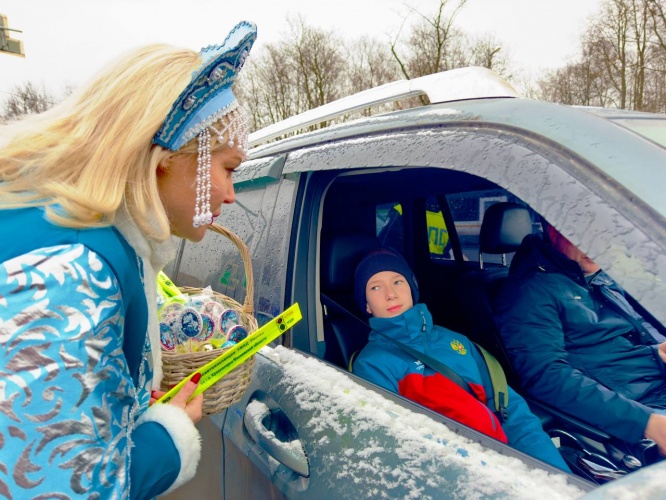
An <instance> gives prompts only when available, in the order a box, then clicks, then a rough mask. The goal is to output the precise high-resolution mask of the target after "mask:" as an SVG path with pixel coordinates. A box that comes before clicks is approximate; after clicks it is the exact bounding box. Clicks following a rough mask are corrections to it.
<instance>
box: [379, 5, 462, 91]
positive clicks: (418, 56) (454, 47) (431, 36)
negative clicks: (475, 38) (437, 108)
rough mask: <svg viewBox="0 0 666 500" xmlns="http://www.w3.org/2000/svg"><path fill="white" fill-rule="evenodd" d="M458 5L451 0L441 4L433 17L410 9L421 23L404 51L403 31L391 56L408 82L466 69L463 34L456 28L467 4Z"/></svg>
mask: <svg viewBox="0 0 666 500" xmlns="http://www.w3.org/2000/svg"><path fill="white" fill-rule="evenodd" d="M456 1H457V3H455V4H454V3H452V2H450V0H439V5H438V7H437V10H436V12H435V13H434V15H432V16H429V15H427V14H424V13H422V12H419V11H418V10H416V9H414V8H413V7H409V10H410V14H411V15H415V16H417V18H418V20H417V22H416V23H415V24H414V26H413V27H412V28H411V31H410V33H409V35H408V36H407V42H406V43H404V44H402V47H401V46H400V44H399V41H400V35H401V31H402V28H401V30H400V31H398V33H397V35H396V36H395V37H394V39H393V41H392V43H391V52H392V53H393V56H394V57H395V59H396V61H397V62H398V64H399V66H400V70H401V72H402V74H403V75H404V77H405V78H407V79H411V78H416V77H419V76H423V75H430V74H433V73H438V72H440V71H445V70H448V69H451V68H455V67H459V66H461V65H462V64H460V63H461V60H462V59H463V56H462V53H463V50H462V43H460V42H461V41H462V33H461V32H460V31H459V30H457V29H455V28H454V25H453V23H454V21H455V18H456V16H457V15H458V13H459V12H460V9H462V8H463V7H464V5H465V3H466V2H467V0H456ZM407 19H408V17H406V18H405V20H404V22H403V28H404V27H405V23H406V22H407ZM401 53H402V54H401Z"/></svg>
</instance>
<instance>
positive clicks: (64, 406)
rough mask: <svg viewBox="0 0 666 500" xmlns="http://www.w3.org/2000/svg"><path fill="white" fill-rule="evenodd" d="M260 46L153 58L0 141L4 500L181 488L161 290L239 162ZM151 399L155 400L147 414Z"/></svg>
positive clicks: (159, 49) (190, 466)
mask: <svg viewBox="0 0 666 500" xmlns="http://www.w3.org/2000/svg"><path fill="white" fill-rule="evenodd" d="M255 38H256V28H255V26H254V25H253V24H251V23H248V22H241V23H239V24H238V25H237V26H236V27H235V28H234V29H233V30H232V31H231V33H229V35H228V36H227V38H226V39H225V40H224V42H223V43H222V44H221V45H214V46H209V47H207V48H205V49H203V50H202V51H201V52H200V53H196V52H195V51H191V50H187V49H179V48H175V47H171V46H168V45H151V46H148V47H145V48H142V49H138V50H136V51H134V52H132V53H130V54H127V55H126V56H124V57H122V58H121V59H119V60H118V62H117V63H115V64H114V65H112V66H111V67H109V68H108V69H107V70H106V71H105V72H103V73H102V74H101V75H100V76H99V77H97V78H95V79H94V80H93V81H91V82H90V83H89V85H87V86H86V87H85V88H83V89H81V90H79V91H78V92H77V93H75V94H73V95H72V96H70V98H69V99H67V100H66V101H65V102H64V103H63V104H61V105H59V106H58V107H56V108H54V109H52V110H50V111H49V112H47V113H44V114H42V115H37V116H34V117H32V118H29V119H26V120H22V121H19V122H17V123H15V124H12V125H10V126H8V127H7V128H6V129H5V130H3V131H2V132H0V137H4V138H6V139H7V140H6V143H5V144H4V145H3V147H2V149H0V231H1V232H2V235H3V237H2V240H3V244H2V245H0V496H2V497H7V498H35V497H40V498H60V499H64V498H132V499H140V498H152V497H155V496H157V495H161V494H164V493H166V492H169V491H171V490H173V489H175V488H177V487H178V486H180V485H182V484H183V483H185V482H186V481H188V480H189V479H191V478H192V477H193V475H194V473H195V471H196V467H197V464H198V461H199V455H200V448H201V445H200V437H199V434H198V431H197V430H196V427H195V426H194V424H195V423H196V422H197V421H198V420H199V419H200V418H201V414H202V397H201V396H198V397H195V398H192V400H191V401H189V402H188V399H189V398H190V396H191V395H192V393H193V392H194V390H195V388H196V383H195V382H193V381H190V382H188V383H187V384H186V385H185V386H184V388H183V389H182V390H181V392H180V393H179V394H178V396H176V397H175V398H174V399H173V400H171V401H170V403H169V404H152V405H150V404H151V403H153V402H154V400H155V398H158V397H159V396H160V395H161V394H162V393H161V392H159V391H158V388H159V386H160V381H161V351H160V343H159V329H158V321H157V311H156V274H157V273H158V272H159V271H160V270H161V269H162V267H163V266H164V265H165V264H166V263H167V262H168V261H169V260H171V259H172V257H173V256H174V248H173V243H172V238H171V237H172V236H177V237H181V238H186V239H188V240H191V241H199V240H201V239H202V238H203V236H204V234H205V231H206V228H207V226H208V225H209V224H211V223H212V221H213V220H214V218H215V217H216V216H218V215H219V213H220V210H221V207H222V205H223V204H225V203H232V202H233V201H234V200H235V197H234V190H233V185H232V181H231V176H232V172H233V171H234V170H235V169H236V168H237V167H238V165H239V164H240V163H241V161H242V160H243V159H244V157H245V146H246V141H247V131H248V126H247V123H248V122H247V118H246V115H245V114H244V112H243V111H242V109H241V108H240V107H239V105H238V103H237V101H236V99H235V97H234V95H233V93H232V91H231V85H232V84H233V83H234V81H235V78H236V75H237V73H238V71H239V70H240V69H241V67H242V65H243V62H244V61H245V58H246V57H247V54H248V52H249V50H250V49H251V47H252V44H253V43H254V40H255ZM151 391H152V398H151Z"/></svg>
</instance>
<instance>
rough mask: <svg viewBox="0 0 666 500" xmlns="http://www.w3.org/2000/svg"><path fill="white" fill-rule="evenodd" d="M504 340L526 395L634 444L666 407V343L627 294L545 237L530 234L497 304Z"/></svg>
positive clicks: (610, 280)
mask: <svg viewBox="0 0 666 500" xmlns="http://www.w3.org/2000/svg"><path fill="white" fill-rule="evenodd" d="M496 313H497V319H498V323H499V326H500V331H501V335H502V339H503V341H504V344H505V346H506V347H507V350H508V352H509V356H510V357H511V361H512V364H513V366H514V369H515V370H516V372H517V374H518V376H519V378H520V380H521V384H522V386H523V387H524V389H525V391H526V392H527V393H528V394H530V395H531V396H532V397H534V398H536V399H539V400H541V401H544V402H546V403H548V404H550V405H552V406H554V407H556V408H558V409H559V410H561V411H564V412H565V413H568V414H570V415H573V416H575V417H577V418H579V419H581V420H583V421H586V422H590V423H591V424H593V425H595V426H597V427H598V428H600V429H602V430H604V431H606V432H608V433H609V434H611V435H613V436H616V437H617V438H620V439H623V440H625V441H628V442H637V441H638V440H640V439H642V438H643V435H644V431H645V426H646V425H647V421H648V418H649V416H650V414H651V412H652V409H651V408H649V407H650V406H660V405H661V406H666V364H664V363H663V362H662V361H661V359H660V358H659V355H658V353H657V347H658V344H659V343H661V342H663V341H665V340H666V339H665V338H664V337H663V336H661V335H660V334H659V333H658V332H657V331H656V330H655V329H654V328H653V327H652V326H651V325H649V324H648V323H647V322H645V321H644V320H643V318H641V317H640V316H639V315H638V314H637V313H636V311H635V310H634V309H633V308H632V307H631V306H630V304H629V303H628V302H627V300H626V299H625V297H624V293H623V291H622V289H621V288H620V287H619V286H618V285H617V283H615V282H614V281H613V279H612V278H610V277H609V276H608V275H607V274H605V273H603V272H600V273H598V274H596V275H595V276H594V277H593V278H592V279H591V280H590V282H589V283H588V282H587V280H586V279H585V277H584V276H583V274H582V271H581V269H580V266H579V265H578V264H577V263H576V262H574V261H572V260H570V259H568V258H567V257H565V256H564V255H562V254H561V253H559V252H558V251H557V250H555V249H553V248H552V247H551V246H550V245H549V244H548V243H546V242H545V241H543V239H542V237H541V236H540V235H531V236H527V237H526V238H525V240H524V241H523V243H522V245H521V247H520V249H519V250H518V252H517V253H516V255H515V256H514V259H513V261H512V263H511V269H510V274H509V279H508V280H507V283H506V285H505V287H504V288H503V290H502V293H501V294H500V297H499V299H498V302H497V304H496Z"/></svg>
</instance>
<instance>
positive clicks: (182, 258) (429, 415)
mask: <svg viewBox="0 0 666 500" xmlns="http://www.w3.org/2000/svg"><path fill="white" fill-rule="evenodd" d="M420 94H425V95H427V96H428V99H429V101H430V104H428V105H424V106H418V107H414V108H410V109H405V110H401V111H393V112H388V113H382V114H377V115H371V116H367V117H361V118H358V119H355V120H351V121H346V122H342V123H339V124H336V125H332V126H329V127H325V128H317V127H316V125H313V124H318V123H321V122H324V121H326V120H330V119H332V118H336V117H338V118H339V117H340V116H344V115H348V114H350V113H353V112H355V111H358V110H360V109H365V108H368V107H370V106H371V105H375V106H376V105H381V104H382V103H385V102H389V101H392V100H396V99H398V98H400V99H405V98H410V97H413V96H415V95H420ZM307 127H310V128H314V130H310V131H308V132H304V133H296V130H297V129H299V128H301V129H302V128H307ZM665 131H666V116H664V115H653V114H641V113H631V112H624V111H617V110H615V111H612V110H603V109H586V108H576V107H569V106H563V105H557V104H552V103H546V102H539V101H535V100H531V99H525V98H521V97H519V96H518V95H517V93H516V92H515V91H514V90H513V89H512V88H511V87H510V86H509V85H508V84H506V83H505V82H503V81H502V80H501V79H499V78H498V77H497V76H496V75H494V74H493V73H492V72H490V71H488V70H484V69H482V68H466V69H462V70H454V71H451V72H446V73H441V74H438V75H431V76H430V77H423V78H421V79H417V80H412V81H409V82H398V83H397V84H395V85H393V86H391V85H389V86H384V87H379V88H378V89H373V90H371V91H368V92H365V93H361V94H358V95H356V96H351V97H350V98H346V99H343V100H341V101H340V102H337V103H334V104H332V105H327V106H325V107H323V108H322V109H318V110H311V111H310V112H308V113H305V114H304V115H301V116H299V117H294V118H293V119H290V120H289V121H287V122H286V123H282V124H276V125H275V126H271V127H268V128H267V129H264V130H263V131H258V132H257V133H255V134H252V135H251V137H250V140H251V143H253V144H254V147H253V148H252V149H251V150H250V153H249V159H248V160H247V161H246V162H244V164H243V165H242V166H241V168H240V169H239V170H238V171H237V173H236V174H234V175H235V188H236V195H237V202H236V203H235V204H233V205H230V206H225V207H223V211H222V215H221V217H220V219H219V220H218V223H220V224H221V225H223V226H225V227H228V228H229V229H231V230H232V231H233V232H235V233H236V234H237V235H238V236H240V238H241V239H243V241H245V243H246V244H247V246H248V248H249V250H250V253H251V256H252V264H253V280H254V281H253V283H254V305H255V315H256V317H257V318H258V320H259V323H260V324H262V323H265V322H266V321H268V320H269V319H270V318H272V317H275V316H276V315H277V314H279V313H280V311H282V310H284V309H285V308H286V307H288V306H289V305H291V304H292V303H294V302H298V303H299V305H300V308H301V311H302V314H303V319H302V320H301V321H300V322H299V323H298V324H296V325H295V326H294V328H293V329H292V330H290V331H288V332H287V333H286V334H285V335H283V336H282V337H281V338H280V339H279V340H278V341H277V342H274V343H273V344H271V346H270V347H266V348H264V349H263V350H262V351H261V352H260V353H259V354H257V355H256V356H255V360H256V367H255V371H254V376H253V379H252V382H251V384H250V387H249V388H248V389H247V391H246V392H245V394H244V395H243V398H242V400H241V401H240V402H239V403H237V404H235V405H234V406H232V407H230V408H229V409H228V410H227V411H226V412H223V413H221V414H219V415H215V416H213V417H211V418H210V419H208V421H207V422H205V423H204V424H203V428H204V431H205V435H206V436H207V437H206V439H207V440H208V441H205V442H207V443H208V444H207V445H206V446H207V447H208V451H207V452H206V453H205V465H204V466H203V468H200V472H199V474H198V476H197V479H196V480H195V481H196V482H197V483H200V484H201V485H203V484H206V488H207V491H213V492H216V493H218V494H219V495H221V496H223V497H224V498H234V499H235V498H281V497H287V498H354V497H359V496H362V497H371V498H375V497H376V498H448V497H455V498H479V497H489V498H494V497H507V496H510V497H512V498H535V497H538V496H541V497H543V498H575V497H579V496H582V495H584V494H585V493H586V492H588V491H593V490H594V489H595V488H596V487H597V485H596V484H595V482H593V481H590V480H589V477H588V478H586V479H584V478H581V477H578V476H574V475H566V474H563V473H560V472H559V471H558V470H556V469H554V468H552V467H550V466H548V465H546V464H543V463H541V462H539V461H538V460H535V459H533V458H531V457H528V456H526V455H524V454H522V453H520V452H518V451H516V450H513V449H512V448H510V447H508V446H505V445H503V444H501V443H498V442H496V441H494V440H492V439H490V438H487V437H485V436H483V435H481V434H479V433H477V432H475V431H473V430H471V429H469V428H467V427H465V426H462V425H460V424H457V423H456V422H454V421H452V420H450V419H448V418H446V417H443V416H441V415H438V414H436V413H434V412H431V411H429V410H428V409H426V408H422V407H420V406H418V405H415V404H413V403H411V402H410V401H407V400H405V399H404V398H401V397H399V396H397V395H394V394H392V393H388V392H386V391H384V390H382V389H380V388H378V387H376V386H374V385H372V384H369V383H367V382H366V381H364V380H361V379H360V378H358V377H356V376H355V375H354V374H353V373H349V371H347V370H346V368H347V366H346V362H347V357H346V354H345V353H344V352H342V353H341V351H340V348H341V347H340V346H336V345H335V344H336V338H335V337H334V336H332V335H331V334H330V330H329V329H327V328H328V327H327V325H328V321H329V318H330V316H331V314H332V311H331V310H330V309H331V303H327V300H328V299H327V297H328V295H327V294H329V293H330V294H332V293H333V291H334V290H333V289H332V288H331V287H332V286H333V285H331V284H330V283H328V282H329V281H331V280H332V278H331V277H330V276H329V275H327V273H329V274H330V273H333V277H335V276H336V275H335V272H336V270H335V269H332V257H331V255H330V248H331V246H332V244H333V242H336V241H339V240H340V239H341V238H343V237H348V238H352V240H351V241H354V240H353V238H354V237H357V236H361V235H362V236H363V237H369V238H379V237H380V236H382V237H383V236H386V233H389V232H390V233H391V234H393V236H395V235H396V234H398V233H399V235H398V236H399V237H398V239H397V240H393V242H394V243H396V242H397V245H398V246H401V248H400V250H401V251H402V252H403V253H404V254H405V256H406V257H407V258H408V260H409V261H410V263H411V264H412V266H413V267H414V270H415V272H416V274H417V277H418V278H419V287H420V290H421V294H422V297H423V300H424V301H425V302H426V303H427V304H428V306H429V308H430V310H431V311H432V313H433V317H434V319H435V323H437V324H442V325H443V326H446V327H449V328H451V329H453V330H456V331H459V332H462V333H465V334H468V335H469V336H472V332H471V331H470V328H469V321H470V318H469V317H466V311H467V310H468V307H467V306H468V305H469V303H470V301H471V302H474V301H475V298H474V296H470V294H469V293H468V294H465V293H463V292H464V290H463V289H462V288H464V286H465V277H466V276H468V273H472V272H477V270H478V269H479V268H480V267H482V266H484V267H485V268H498V267H503V266H504V265H505V264H506V259H505V258H504V257H505V256H499V255H487V256H484V255H481V257H482V258H480V256H479V255H480V251H479V241H478V239H479V230H480V225H481V222H482V220H483V215H484V212H485V210H486V209H487V208H488V206H490V205H492V204H493V203H496V202H500V201H516V202H519V203H521V204H523V205H526V206H527V207H529V209H530V211H531V216H532V222H533V225H534V228H535V230H537V229H538V226H539V216H541V217H543V218H544V219H546V220H547V221H548V222H549V223H551V224H553V225H554V226H555V227H557V228H558V229H559V230H560V231H561V232H562V233H563V234H564V235H565V236H566V237H567V238H569V239H570V240H571V241H572V242H573V243H575V244H576V245H578V246H579V247H580V248H581V249H582V250H583V251H585V252H586V253H587V254H588V255H589V256H590V257H592V258H593V259H594V260H595V261H596V262H597V263H599V264H600V265H601V266H602V267H603V268H604V269H605V270H607V272H609V273H610V274H611V275H612V276H613V277H614V278H615V279H616V280H617V281H618V282H619V283H621V284H622V286H623V287H624V288H625V289H626V291H627V293H628V295H629V296H630V297H631V299H632V301H633V303H635V305H636V307H637V308H638V309H639V310H640V311H641V312H642V313H643V314H644V315H645V316H646V317H647V318H649V320H650V321H652V322H653V324H654V325H655V326H656V327H657V328H658V329H659V330H660V331H662V332H663V331H664V325H666V308H663V304H664V303H665V302H666V223H665V221H666V220H665V217H666V197H664V196H663V192H664V190H665V189H666V168H665V167H666V145H665V144H666V133H665ZM278 136H286V138H282V139H280V140H273V139H274V138H275V137H278ZM433 206H434V207H435V208H432V207H433ZM396 207H398V208H399V212H400V217H398V219H399V220H398V222H397V224H398V226H399V231H398V232H394V231H393V229H392V228H391V229H390V230H389V229H388V220H389V218H390V217H389V212H390V211H391V209H395V208H396ZM437 210H439V211H441V212H442V213H443V214H444V216H443V217H444V219H446V220H447V222H446V227H445V228H443V227H441V226H440V227H434V228H433V224H434V225H436V224H435V223H432V222H428V221H427V220H426V217H425V214H426V212H428V211H430V212H432V213H435V212H437ZM396 217H397V216H396ZM382 230H384V233H382ZM433 230H434V231H435V233H437V234H439V236H433V237H432V238H431V239H429V237H430V236H429V235H430V234H431V233H432V232H433ZM438 231H439V232H438ZM393 236H392V237H393ZM437 238H439V240H440V241H439V243H440V244H441V245H440V246H439V247H438V248H439V250H435V249H434V247H433V246H432V245H431V243H432V242H433V241H436V240H437ZM358 241H359V245H360V241H361V240H360V239H359V240H358ZM444 247H446V248H447V250H446V251H443V250H442V248H444ZM509 258H510V256H509ZM336 265H337V264H336ZM345 265H346V266H347V268H348V267H349V266H350V263H346V264H345ZM348 272H349V270H348V269H347V273H348ZM167 273H168V274H169V275H170V276H171V277H172V278H173V279H174V281H175V282H176V283H177V284H179V285H187V286H194V287H205V286H208V285H211V286H212V287H213V288H214V289H215V290H217V291H218V292H221V293H223V294H226V295H228V296H230V297H233V298H235V299H236V300H239V301H242V300H243V299H244V298H245V293H246V290H247V288H246V282H245V280H246V276H245V273H244V269H243V263H242V260H241V259H240V257H239V255H238V252H237V250H236V249H235V247H234V246H233V245H231V244H230V243H229V242H227V241H225V240H224V238H221V237H219V236H218V235H216V234H213V233H211V234H209V235H207V236H206V238H205V239H204V241H203V242H202V243H201V244H199V245H193V244H190V243H186V242H182V244H181V246H180V250H179V254H178V258H177V259H176V261H175V262H174V263H173V265H172V266H171V267H170V268H168V269H167ZM327 276H328V277H327ZM347 285H348V283H347ZM343 288H344V287H343ZM335 292H338V293H339V295H338V297H339V299H338V300H339V301H340V302H343V303H344V304H343V306H342V307H343V308H344V307H349V308H351V307H352V306H350V305H348V304H349V302H345V301H346V299H348V298H350V297H349V295H350V290H349V288H348V286H347V289H346V290H345V289H343V290H335ZM332 304H336V303H335V302H332ZM356 313H357V314H358V311H356ZM351 328H358V326H357V327H351ZM475 340H476V339H475ZM483 340H484V339H478V341H480V343H481V344H483ZM344 348H346V346H343V350H344ZM538 410H539V407H535V411H537V412H538ZM538 414H539V415H540V416H542V417H543V418H544V428H547V429H548V428H549V426H550V427H552V426H555V427H557V426H562V425H565V426H566V425H568V423H569V422H568V421H567V419H566V418H565V419H564V420H563V421H562V420H561V421H557V419H555V420H556V422H555V423H553V417H552V415H549V414H548V413H547V412H546V413H543V412H538ZM206 446H205V448H206ZM653 467H660V465H659V464H658V465H655V466H653ZM644 470H648V469H644ZM661 470H662V471H663V468H662V469H661ZM662 473H663V472H662ZM630 477H631V476H630ZM622 481H625V479H621V480H620V481H615V482H617V483H618V484H621V482H622ZM196 487H197V486H196V485H195V486H194V488H196ZM655 491H657V492H661V494H662V495H663V494H664V493H665V492H666V485H663V484H662V486H661V489H659V488H657V489H656V490H655ZM191 493H192V490H190V491H189V493H188V494H191ZM591 494H594V493H591Z"/></svg>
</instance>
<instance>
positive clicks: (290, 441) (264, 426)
mask: <svg viewBox="0 0 666 500" xmlns="http://www.w3.org/2000/svg"><path fill="white" fill-rule="evenodd" d="M243 424H244V425H245V429H246V430H247V432H248V434H249V435H250V437H251V438H252V439H253V440H254V441H255V442H256V443H257V444H258V445H259V446H260V447H261V448H262V449H263V450H264V451H265V452H266V453H268V454H269V455H270V456H271V457H273V458H274V459H275V460H277V461H278V462H280V463H281V464H282V465H284V466H285V467H288V468H290V469H291V470H293V471H294V472H296V473H297V474H299V475H300V476H303V477H309V476H310V464H309V462H308V457H307V455H306V454H305V450H304V448H303V444H302V443H301V440H300V439H296V438H294V435H295V434H296V430H295V428H294V426H293V424H292V423H291V422H289V419H288V418H287V416H286V415H285V414H284V412H283V411H282V410H280V409H279V408H275V409H271V408H269V407H268V406H267V405H266V404H265V403H262V402H261V401H259V400H256V399H255V400H253V401H252V402H250V404H248V405H247V407H246V408H245V415H244V416H243Z"/></svg>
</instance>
